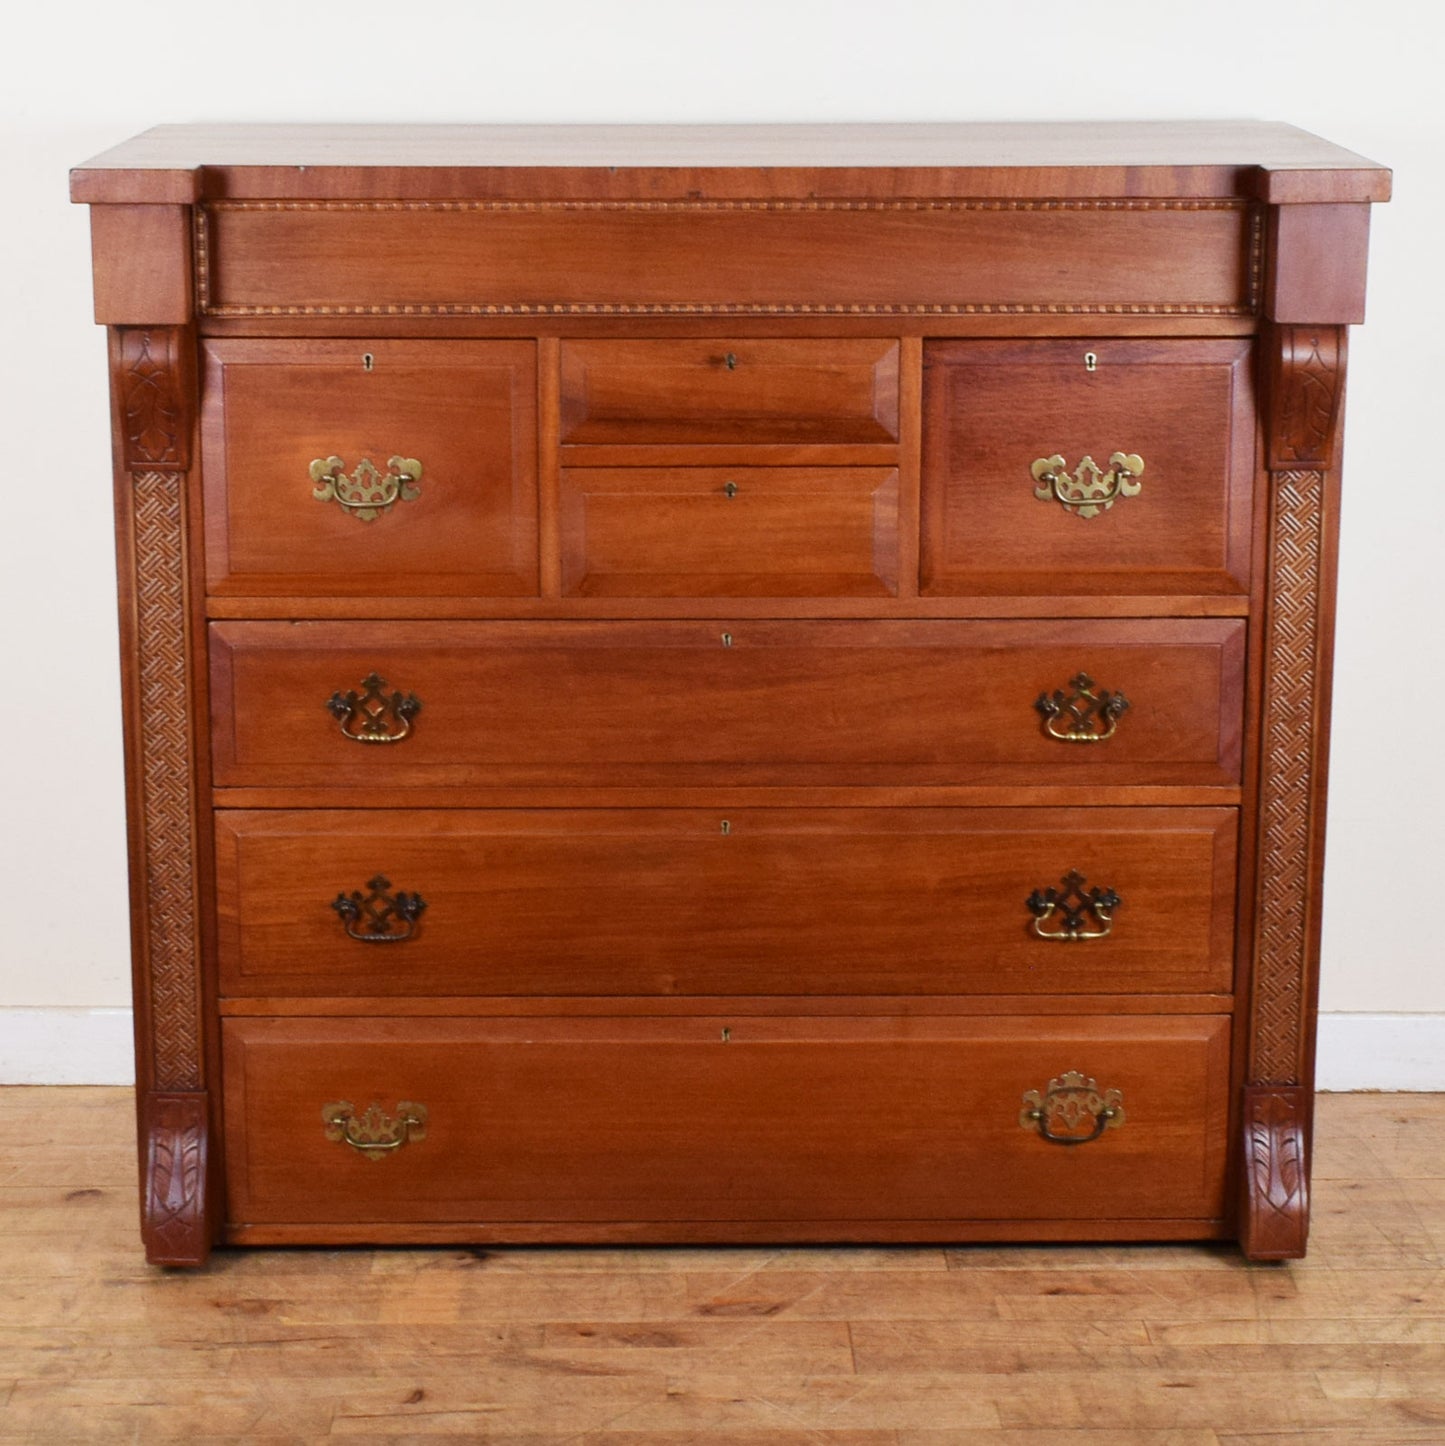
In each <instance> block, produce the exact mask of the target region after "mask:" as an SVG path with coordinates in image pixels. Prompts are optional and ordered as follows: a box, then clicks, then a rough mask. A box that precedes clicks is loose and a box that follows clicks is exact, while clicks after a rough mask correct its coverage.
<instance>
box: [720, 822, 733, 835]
mask: <svg viewBox="0 0 1445 1446" xmlns="http://www.w3.org/2000/svg"><path fill="white" fill-rule="evenodd" d="M722 831H723V833H724V834H730V833H731V832H732V831H733V826H732V821H731V820H730V819H726V818H725V819H723V821H722Z"/></svg>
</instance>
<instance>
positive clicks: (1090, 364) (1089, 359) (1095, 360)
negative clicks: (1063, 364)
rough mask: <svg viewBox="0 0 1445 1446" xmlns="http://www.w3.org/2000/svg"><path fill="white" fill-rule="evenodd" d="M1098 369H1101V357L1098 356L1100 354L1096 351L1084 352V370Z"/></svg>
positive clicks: (1093, 370) (1092, 370)
mask: <svg viewBox="0 0 1445 1446" xmlns="http://www.w3.org/2000/svg"><path fill="white" fill-rule="evenodd" d="M1098 369H1099V357H1098V354H1097V353H1096V352H1092V351H1086V352H1085V353H1084V370H1085V371H1086V372H1095V371H1098Z"/></svg>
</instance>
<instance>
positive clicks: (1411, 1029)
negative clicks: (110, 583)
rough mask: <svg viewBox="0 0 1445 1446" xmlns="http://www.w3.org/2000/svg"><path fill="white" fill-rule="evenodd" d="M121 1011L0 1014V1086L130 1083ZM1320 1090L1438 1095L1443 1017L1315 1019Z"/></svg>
mask: <svg viewBox="0 0 1445 1446" xmlns="http://www.w3.org/2000/svg"><path fill="white" fill-rule="evenodd" d="M134 1080H135V1061H134V1053H133V1048H132V1044H131V1016H130V1010H128V1009H0V1084H132V1083H134ZM1316 1082H1317V1084H1318V1086H1319V1088H1320V1089H1322V1090H1340V1091H1345V1090H1441V1091H1445V1014H1322V1015H1320V1040H1319V1064H1318V1070H1317V1081H1316Z"/></svg>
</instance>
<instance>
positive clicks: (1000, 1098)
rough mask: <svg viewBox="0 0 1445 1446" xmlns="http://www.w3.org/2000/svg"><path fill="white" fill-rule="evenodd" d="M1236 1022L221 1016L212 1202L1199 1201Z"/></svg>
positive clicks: (269, 1208) (1071, 1213)
mask: <svg viewBox="0 0 1445 1446" xmlns="http://www.w3.org/2000/svg"><path fill="white" fill-rule="evenodd" d="M1228 1042H1229V1020H1228V1018H1227V1016H1218V1015H1216V1016H1206V1017H1196V1016H1184V1017H1160V1016H1148V1015H1144V1016H1138V1017H1131V1018H1096V1019H1088V1020H1072V1021H1071V1020H1060V1019H1058V1018H1056V1017H1055V1018H1019V1019H968V1020H959V1019H930V1018H912V1019H901V1018H892V1019H889V1018H885V1019H866V1020H865V1019H841V1018H840V1019H818V1018H808V1019H777V1018H772V1019H760V1018H747V1017H743V1018H729V1017H727V1016H725V1015H718V1016H712V1017H707V1018H695V1017H693V1018H682V1019H678V1018H671V1019H641V1018H612V1019H588V1020H567V1019H546V1018H541V1019H473V1020H444V1019H387V1018H382V1019H370V1020H359V1019H357V1020H343V1019H268V1018H262V1019H235V1018H233V1019H229V1020H227V1021H226V1022H225V1025H224V1035H223V1059H224V1065H223V1072H224V1078H225V1113H226V1135H227V1144H226V1163H227V1170H226V1174H227V1185H228V1209H227V1213H228V1216H229V1219H230V1220H231V1222H232V1223H233V1224H240V1225H244V1224H251V1223H265V1222H270V1223H284V1222H294V1223H305V1222H326V1221H334V1222H338V1223H354V1224H363V1225H373V1226H375V1227H376V1228H377V1229H379V1230H386V1229H388V1228H392V1227H395V1226H397V1225H400V1224H405V1223H406V1222H427V1221H456V1222H465V1221H473V1222H508V1221H517V1222H548V1221H550V1222H575V1223H577V1224H578V1225H579V1227H580V1226H585V1225H586V1224H588V1223H599V1224H600V1223H604V1222H622V1221H627V1222H648V1221H652V1222H656V1223H657V1224H658V1226H659V1231H658V1236H657V1238H660V1239H661V1238H666V1229H665V1227H666V1225H667V1224H668V1223H669V1222H685V1221H745V1220H746V1221H777V1222H780V1223H784V1224H786V1223H793V1224H800V1223H803V1222H826V1221H837V1220H851V1221H856V1222H866V1221H870V1220H879V1221H884V1220H900V1221H901V1220H916V1221H928V1220H967V1219H970V1218H972V1219H979V1220H986V1219H1020V1220H1038V1221H1047V1220H1061V1219H1069V1220H1085V1221H1089V1222H1090V1223H1091V1224H1094V1223H1097V1222H1099V1221H1104V1220H1138V1221H1147V1220H1164V1219H1197V1220H1201V1221H1202V1220H1208V1219H1214V1218H1217V1217H1219V1216H1220V1215H1222V1214H1223V1212H1224V1208H1225V1207H1224V1164H1225V1147H1226V1143H1227V1140H1228V1130H1227V1124H1226V1122H1227V1112H1228V1088H1227V1086H1228V1076H1229V1049H1228ZM1070 1072H1076V1073H1077V1074H1078V1075H1079V1076H1081V1078H1080V1079H1078V1080H1077V1081H1074V1080H1071V1079H1069V1078H1068V1075H1069V1073H1070ZM1051 1082H1052V1084H1053V1089H1054V1092H1053V1093H1052V1094H1051V1093H1050V1090H1051ZM1090 1082H1092V1084H1093V1086H1094V1088H1093V1089H1092V1090H1090V1089H1089V1088H1088V1085H1089V1083H1090ZM1112 1092H1117V1093H1112ZM1110 1109H1112V1110H1113V1111H1114V1113H1113V1114H1112V1115H1108V1116H1105V1115H1104V1113H1103V1112H1104V1111H1105V1110H1110ZM1033 1110H1037V1111H1038V1112H1039V1113H1040V1114H1041V1115H1042V1119H1041V1120H1036V1119H1030V1118H1027V1116H1026V1112H1029V1111H1033ZM1120 1111H1122V1115H1120V1113H1119V1112H1120ZM1071 1116H1072V1123H1071V1122H1070V1119H1071ZM408 1119H409V1120H412V1121H415V1122H416V1123H414V1124H404V1123H403V1121H405V1120H408ZM1041 1128H1042V1129H1044V1130H1047V1131H1048V1132H1049V1133H1051V1134H1055V1135H1060V1136H1064V1137H1066V1138H1077V1137H1079V1136H1084V1135H1091V1134H1095V1133H1096V1132H1097V1138H1094V1139H1091V1140H1090V1141H1089V1142H1088V1143H1080V1144H1076V1145H1075V1146H1074V1147H1073V1148H1068V1147H1066V1146H1064V1145H1061V1144H1059V1143H1057V1142H1052V1141H1050V1140H1048V1139H1045V1138H1043V1136H1042V1135H1041V1133H1040V1130H1041ZM388 1146H391V1147H392V1148H387V1147H388Z"/></svg>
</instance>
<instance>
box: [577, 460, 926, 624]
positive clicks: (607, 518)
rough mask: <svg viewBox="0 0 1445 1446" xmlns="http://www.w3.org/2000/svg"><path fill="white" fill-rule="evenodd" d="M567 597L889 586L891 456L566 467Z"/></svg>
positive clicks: (894, 503)
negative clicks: (853, 462)
mask: <svg viewBox="0 0 1445 1446" xmlns="http://www.w3.org/2000/svg"><path fill="white" fill-rule="evenodd" d="M561 530H562V591H563V592H564V593H565V594H567V595H568V596H576V597H688V596H691V597H741V596H748V595H758V596H767V597H812V596H820V597H821V596H829V595H831V596H839V595H842V596H862V597H884V596H893V595H895V594H896V593H897V591H898V469H897V468H896V467H731V468H709V467H688V468H684V467H670V468H652V467H618V468H604V467H572V468H565V469H564V470H563V472H562V505H561Z"/></svg>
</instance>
